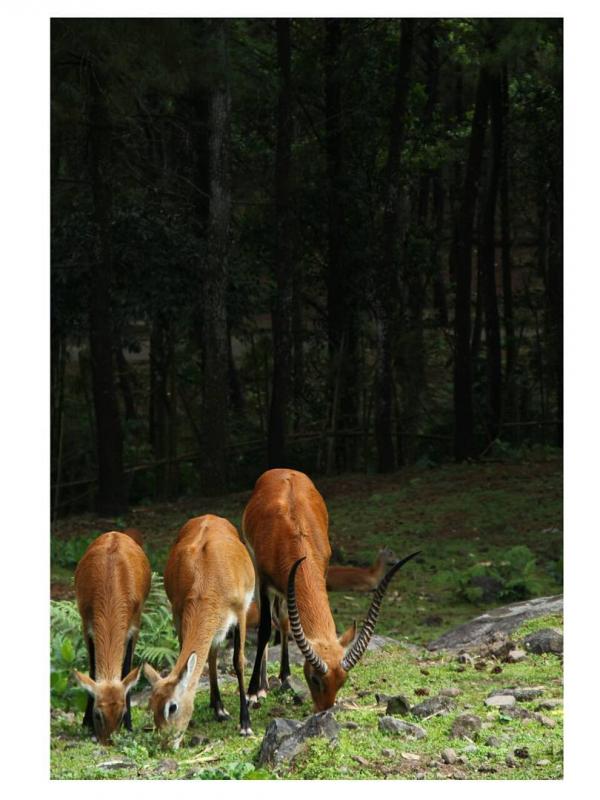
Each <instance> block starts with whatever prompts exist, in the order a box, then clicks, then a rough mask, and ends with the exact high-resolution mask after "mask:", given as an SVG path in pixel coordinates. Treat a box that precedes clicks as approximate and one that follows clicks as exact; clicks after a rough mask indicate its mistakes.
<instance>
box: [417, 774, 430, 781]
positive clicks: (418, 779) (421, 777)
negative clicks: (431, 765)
mask: <svg viewBox="0 0 600 800" xmlns="http://www.w3.org/2000/svg"><path fill="white" fill-rule="evenodd" d="M426 777H427V776H426V774H425V773H424V772H415V780H416V781H424V780H425V778H426Z"/></svg>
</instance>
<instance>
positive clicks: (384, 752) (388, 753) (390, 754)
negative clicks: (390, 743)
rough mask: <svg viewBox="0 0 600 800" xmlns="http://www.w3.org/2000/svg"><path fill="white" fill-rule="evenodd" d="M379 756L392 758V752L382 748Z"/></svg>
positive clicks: (387, 748)
mask: <svg viewBox="0 0 600 800" xmlns="http://www.w3.org/2000/svg"><path fill="white" fill-rule="evenodd" d="M381 755H382V756H385V757H386V758H393V756H394V751H393V750H390V748H389V747H384V748H383V750H382V751H381Z"/></svg>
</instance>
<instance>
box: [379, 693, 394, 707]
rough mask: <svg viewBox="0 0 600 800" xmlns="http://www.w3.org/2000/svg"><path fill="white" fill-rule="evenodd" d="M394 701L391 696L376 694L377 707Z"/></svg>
mask: <svg viewBox="0 0 600 800" xmlns="http://www.w3.org/2000/svg"><path fill="white" fill-rule="evenodd" d="M391 699H392V696H391V695H389V694H382V693H381V692H375V702H376V703H377V705H382V704H383V703H387V702H389V701H390V700H391Z"/></svg>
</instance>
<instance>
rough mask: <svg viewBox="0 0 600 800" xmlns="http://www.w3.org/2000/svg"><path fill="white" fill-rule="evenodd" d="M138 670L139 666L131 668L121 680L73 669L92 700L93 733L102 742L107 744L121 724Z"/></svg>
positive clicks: (136, 680)
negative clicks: (93, 678) (90, 674)
mask: <svg viewBox="0 0 600 800" xmlns="http://www.w3.org/2000/svg"><path fill="white" fill-rule="evenodd" d="M140 670H141V666H140V667H136V668H135V669H132V670H131V672H130V673H129V674H128V675H126V676H125V677H124V678H123V680H118V679H115V680H100V681H94V680H92V678H90V677H89V676H88V675H83V674H82V673H81V672H78V671H77V670H74V675H75V679H76V680H77V683H78V684H79V685H80V686H81V688H82V689H85V691H86V692H87V693H88V694H89V695H90V697H91V698H92V699H93V701H94V707H93V712H92V718H93V721H94V733H95V734H96V736H97V737H98V741H99V742H101V743H102V744H109V742H110V737H111V736H112V734H113V733H114V732H115V731H116V730H117V728H119V726H120V725H121V722H122V721H123V717H124V716H125V712H126V711H127V695H128V694H129V692H130V691H131V690H132V689H133V687H134V686H135V685H136V683H137V682H138V679H139V677H140Z"/></svg>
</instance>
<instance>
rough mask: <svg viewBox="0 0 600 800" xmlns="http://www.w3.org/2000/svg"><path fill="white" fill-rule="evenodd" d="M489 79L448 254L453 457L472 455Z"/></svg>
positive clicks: (478, 102) (481, 94) (478, 107)
mask: <svg viewBox="0 0 600 800" xmlns="http://www.w3.org/2000/svg"><path fill="white" fill-rule="evenodd" d="M488 97H489V78H488V75H487V72H486V71H485V69H484V68H483V67H482V68H481V69H480V71H479V79H478V82H477V94H476V99H475V111H474V114H473V121H472V124H471V137H470V143H469V155H468V159H467V166H466V172H465V179H464V184H463V190H462V198H461V200H460V208H459V211H458V216H457V219H456V223H455V227H454V237H453V242H452V248H451V251H450V274H451V275H454V276H455V280H456V295H455V311H454V457H455V458H456V460H457V461H462V460H464V459H465V458H469V457H470V456H471V455H472V454H473V398H472V387H471V383H472V378H471V341H470V337H471V252H472V244H473V217H474V214H475V205H476V202H477V194H478V190H479V180H480V176H481V160H482V155H483V147H484V141H485V129H486V124H487V109H488Z"/></svg>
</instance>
